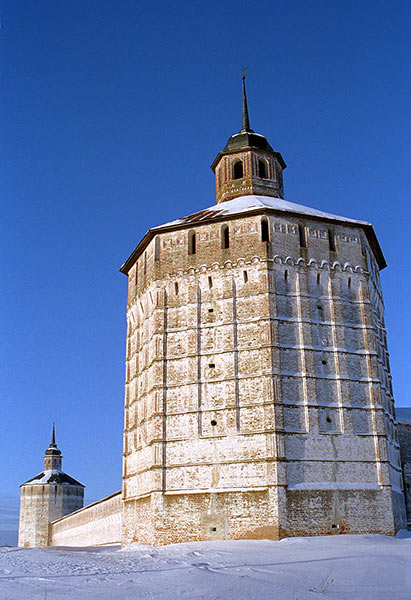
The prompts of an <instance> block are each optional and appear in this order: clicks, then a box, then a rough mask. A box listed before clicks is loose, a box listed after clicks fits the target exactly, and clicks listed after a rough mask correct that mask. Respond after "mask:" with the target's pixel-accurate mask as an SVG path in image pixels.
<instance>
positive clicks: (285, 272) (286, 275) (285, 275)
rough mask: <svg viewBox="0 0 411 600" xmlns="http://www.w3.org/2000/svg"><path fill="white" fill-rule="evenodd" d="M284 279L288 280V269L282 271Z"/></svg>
mask: <svg viewBox="0 0 411 600" xmlns="http://www.w3.org/2000/svg"><path fill="white" fill-rule="evenodd" d="M284 279H285V280H286V281H288V269H286V270H285V271H284Z"/></svg>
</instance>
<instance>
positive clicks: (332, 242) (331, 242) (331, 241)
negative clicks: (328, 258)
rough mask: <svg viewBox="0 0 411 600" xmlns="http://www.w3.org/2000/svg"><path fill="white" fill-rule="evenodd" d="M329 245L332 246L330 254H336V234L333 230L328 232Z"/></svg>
mask: <svg viewBox="0 0 411 600" xmlns="http://www.w3.org/2000/svg"><path fill="white" fill-rule="evenodd" d="M328 243H329V245H330V252H335V234H334V232H333V230H332V229H329V230H328Z"/></svg>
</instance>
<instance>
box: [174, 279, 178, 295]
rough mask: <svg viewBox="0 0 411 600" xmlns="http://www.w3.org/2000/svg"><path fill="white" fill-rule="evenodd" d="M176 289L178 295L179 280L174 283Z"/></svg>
mask: <svg viewBox="0 0 411 600" xmlns="http://www.w3.org/2000/svg"><path fill="white" fill-rule="evenodd" d="M174 291H175V293H176V296H177V295H178V283H177V281H176V282H175V284H174Z"/></svg>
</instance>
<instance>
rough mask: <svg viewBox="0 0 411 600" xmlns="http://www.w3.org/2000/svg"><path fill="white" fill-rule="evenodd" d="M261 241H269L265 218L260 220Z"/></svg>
mask: <svg viewBox="0 0 411 600" xmlns="http://www.w3.org/2000/svg"><path fill="white" fill-rule="evenodd" d="M261 241H262V242H269V241H270V238H269V231H268V221H267V219H263V220H262V221H261Z"/></svg>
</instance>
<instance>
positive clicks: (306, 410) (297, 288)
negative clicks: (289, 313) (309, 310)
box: [295, 268, 310, 431]
mask: <svg viewBox="0 0 411 600" xmlns="http://www.w3.org/2000/svg"><path fill="white" fill-rule="evenodd" d="M295 292H296V303H297V319H298V337H299V341H300V359H301V379H302V384H303V396H304V420H305V428H306V431H310V411H309V398H308V384H307V357H306V352H305V341H304V324H303V309H302V302H301V271H300V269H299V268H297V275H296V281H295Z"/></svg>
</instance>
